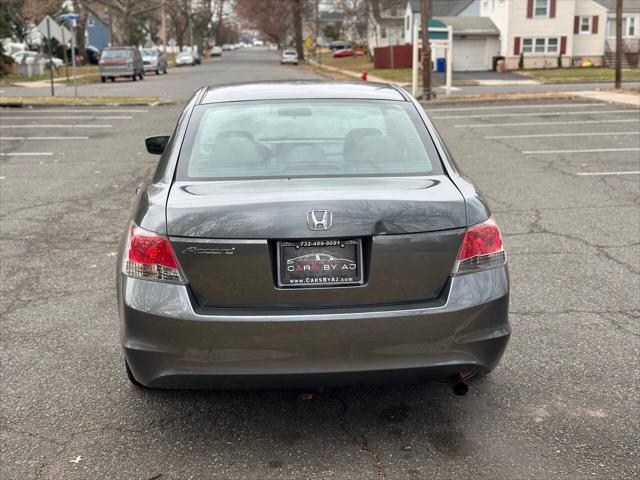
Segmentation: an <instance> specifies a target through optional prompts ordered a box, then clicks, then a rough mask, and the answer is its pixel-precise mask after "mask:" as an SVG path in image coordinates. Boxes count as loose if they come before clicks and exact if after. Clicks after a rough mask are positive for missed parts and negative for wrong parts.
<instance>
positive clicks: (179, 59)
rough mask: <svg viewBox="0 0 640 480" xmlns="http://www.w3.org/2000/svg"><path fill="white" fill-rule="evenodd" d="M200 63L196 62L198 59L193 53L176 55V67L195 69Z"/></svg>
mask: <svg viewBox="0 0 640 480" xmlns="http://www.w3.org/2000/svg"><path fill="white" fill-rule="evenodd" d="M197 63H198V62H196V58H195V56H194V55H193V52H180V53H179V54H178V55H176V66H178V67H182V66H184V65H191V66H192V67H195V66H196V65H197Z"/></svg>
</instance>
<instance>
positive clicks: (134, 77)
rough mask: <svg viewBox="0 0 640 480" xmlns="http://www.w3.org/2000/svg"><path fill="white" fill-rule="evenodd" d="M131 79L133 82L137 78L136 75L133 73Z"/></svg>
mask: <svg viewBox="0 0 640 480" xmlns="http://www.w3.org/2000/svg"><path fill="white" fill-rule="evenodd" d="M131 80H133V81H134V82H135V81H137V80H138V76H137V75H136V74H135V73H134V74H133V77H131Z"/></svg>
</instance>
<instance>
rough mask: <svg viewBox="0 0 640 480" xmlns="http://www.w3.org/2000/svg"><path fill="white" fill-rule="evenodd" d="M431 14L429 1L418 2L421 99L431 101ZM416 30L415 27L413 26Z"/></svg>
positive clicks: (421, 0)
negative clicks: (420, 28)
mask: <svg viewBox="0 0 640 480" xmlns="http://www.w3.org/2000/svg"><path fill="white" fill-rule="evenodd" d="M432 12H433V4H432V2H431V0H420V23H421V24H422V98H423V99H424V100H431V45H430V44H429V20H431V15H432ZM415 28H417V26H415Z"/></svg>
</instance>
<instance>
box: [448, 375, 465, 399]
mask: <svg viewBox="0 0 640 480" xmlns="http://www.w3.org/2000/svg"><path fill="white" fill-rule="evenodd" d="M447 382H448V383H449V385H450V386H451V389H452V390H453V393H454V394H455V395H458V396H459V397H462V396H464V395H466V394H467V392H468V391H469V385H467V384H466V383H465V381H464V378H463V377H462V375H461V374H460V373H457V374H455V375H452V376H450V377H449V378H448V379H447Z"/></svg>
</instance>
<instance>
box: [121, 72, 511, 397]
mask: <svg viewBox="0 0 640 480" xmlns="http://www.w3.org/2000/svg"><path fill="white" fill-rule="evenodd" d="M146 144H147V149H148V151H149V152H150V153H155V154H159V155H161V156H160V160H159V163H158V167H157V169H156V171H155V174H154V175H153V177H152V178H150V179H149V180H148V182H147V183H145V184H143V185H142V186H141V187H140V189H139V191H138V195H137V198H136V205H135V208H134V211H133V213H132V216H131V221H130V223H129V225H128V227H127V229H126V232H125V235H124V236H123V241H122V246H121V248H120V256H119V259H118V275H117V290H118V304H119V314H120V322H121V325H120V327H121V328H120V331H121V342H122V346H123V349H124V355H125V360H126V369H127V373H128V376H129V379H130V380H131V381H132V382H133V383H135V384H137V385H144V386H148V387H167V388H242V387H245V388H253V387H256V388H270V387H281V386H298V387H316V386H329V385H333V386H335V385H341V384H351V385H353V384H371V383H378V382H419V381H422V380H425V379H429V378H435V379H440V380H448V381H449V382H450V383H451V384H452V385H453V386H454V391H456V393H464V392H465V391H466V384H465V383H464V381H465V379H466V378H468V377H469V376H470V375H473V374H483V373H488V372H490V371H491V370H493V369H494V368H495V367H496V365H497V363H498V362H499V360H500V358H501V357H502V354H503V352H504V350H505V347H506V345H507V341H508V339H509V336H510V332H511V330H510V326H509V322H508V304H509V278H508V272H507V265H506V254H505V251H504V249H503V244H502V237H501V234H500V230H499V229H498V226H497V225H496V223H495V222H494V221H493V219H492V218H491V214H490V212H489V208H488V207H487V205H486V203H485V202H484V200H483V199H482V196H481V194H480V193H479V192H478V190H477V189H476V188H475V187H474V185H473V184H472V183H471V182H470V181H469V180H467V179H466V178H465V177H463V176H462V174H461V173H460V171H459V170H458V167H457V166H456V165H455V163H454V162H453V160H452V158H451V155H450V154H449V152H448V151H447V149H446V147H445V145H444V144H443V142H442V140H441V138H440V136H439V135H438V132H437V131H436V130H435V128H434V126H433V124H432V123H431V121H430V120H429V118H428V116H427V115H426V114H425V112H424V110H423V109H422V107H421V106H420V104H419V103H418V102H417V101H416V100H415V99H414V98H412V97H411V96H410V95H408V94H407V93H406V92H405V91H404V90H402V89H400V88H397V87H395V86H393V85H384V84H375V83H365V82H361V83H342V82H271V83H248V84H243V85H230V86H217V87H210V88H202V89H201V90H199V91H198V92H196V93H195V95H194V96H193V97H192V99H191V100H190V102H189V104H188V105H187V106H186V107H185V109H184V111H183V112H182V114H181V115H180V118H179V120H178V122H177V124H176V126H175V129H174V131H173V133H171V135H167V136H156V137H150V138H147V139H146Z"/></svg>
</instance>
